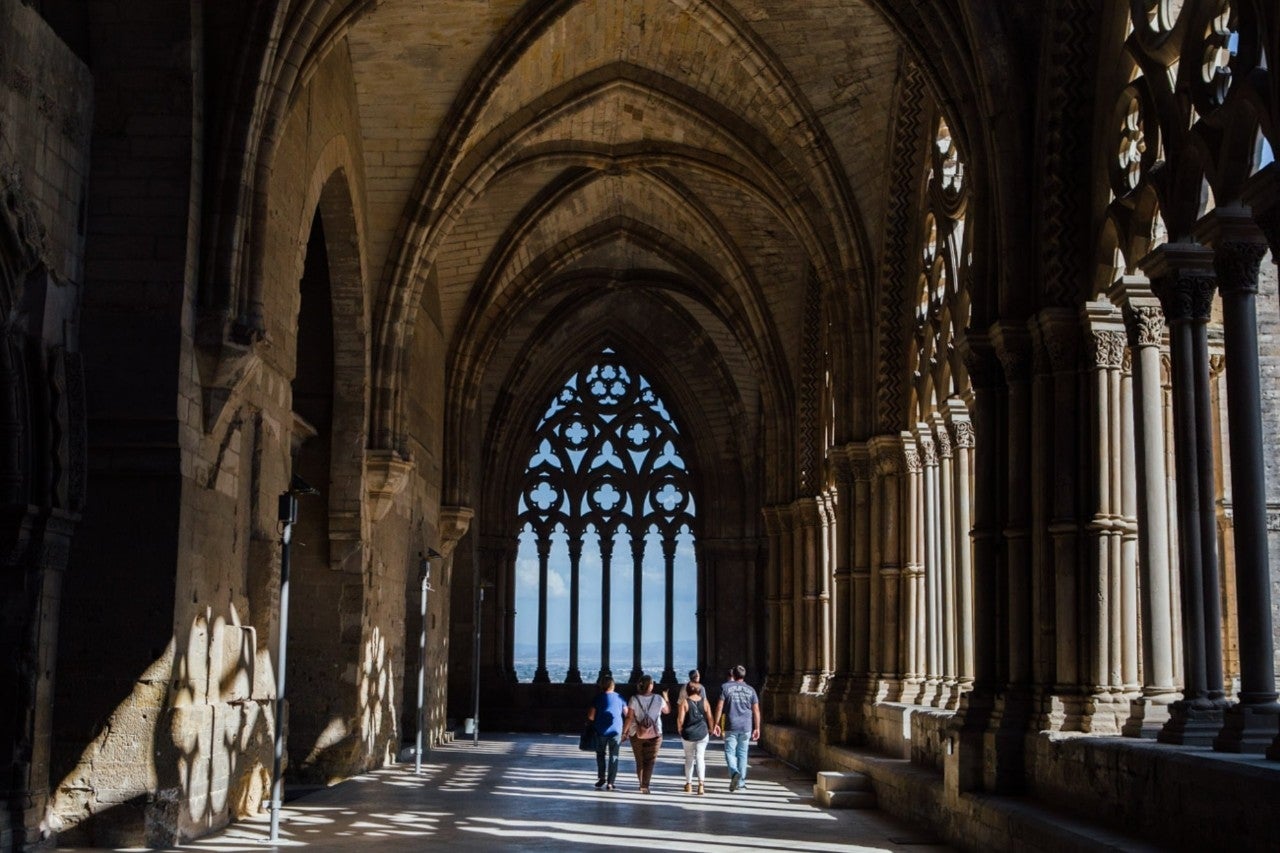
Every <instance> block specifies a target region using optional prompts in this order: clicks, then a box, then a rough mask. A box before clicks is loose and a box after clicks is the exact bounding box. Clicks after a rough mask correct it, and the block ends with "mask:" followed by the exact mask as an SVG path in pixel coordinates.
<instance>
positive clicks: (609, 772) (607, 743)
mask: <svg viewBox="0 0 1280 853" xmlns="http://www.w3.org/2000/svg"><path fill="white" fill-rule="evenodd" d="M613 688H614V684H613V679H612V678H610V677H609V676H607V675H605V676H602V677H601V678H600V692H599V693H598V694H596V698H595V700H594V701H593V702H592V703H591V708H590V709H589V710H588V711H587V719H588V720H590V721H592V722H593V723H594V724H595V729H596V777H597V778H596V790H599V789H601V788H603V787H605V786H606V785H607V786H608V787H609V790H610V791H612V790H615V788H614V780H616V779H617V778H618V750H619V749H620V748H621V746H622V725H623V721H624V720H626V718H627V714H628V713H629V712H628V710H627V703H626V702H623V701H622V697H621V696H619V695H618V694H617V693H615V692H613Z"/></svg>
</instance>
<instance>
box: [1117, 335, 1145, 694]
mask: <svg viewBox="0 0 1280 853" xmlns="http://www.w3.org/2000/svg"><path fill="white" fill-rule="evenodd" d="M1119 394H1120V399H1119V403H1118V405H1119V409H1120V412H1119V414H1120V519H1119V523H1120V527H1121V535H1120V595H1121V600H1122V608H1121V618H1122V620H1123V622H1122V637H1121V648H1122V649H1123V650H1124V655H1123V658H1122V660H1121V675H1122V677H1123V681H1122V685H1121V686H1122V688H1123V697H1124V701H1125V703H1126V704H1131V703H1132V701H1133V700H1134V699H1135V698H1136V697H1137V695H1138V687H1139V666H1140V665H1139V654H1138V650H1139V647H1140V646H1141V641H1140V640H1139V630H1138V472H1137V464H1136V458H1135V450H1136V449H1135V447H1134V428H1133V355H1132V353H1131V352H1130V350H1129V349H1128V348H1127V347H1126V348H1125V350H1124V359H1123V361H1122V363H1121V366H1120V383H1119Z"/></svg>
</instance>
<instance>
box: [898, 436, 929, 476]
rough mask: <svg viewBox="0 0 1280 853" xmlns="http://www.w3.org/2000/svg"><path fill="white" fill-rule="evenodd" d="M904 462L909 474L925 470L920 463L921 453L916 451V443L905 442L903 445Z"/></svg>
mask: <svg viewBox="0 0 1280 853" xmlns="http://www.w3.org/2000/svg"><path fill="white" fill-rule="evenodd" d="M902 464H903V465H904V466H905V467H906V470H907V473H909V474H919V473H920V472H921V471H922V470H924V468H923V466H922V465H921V464H920V454H919V453H918V452H917V451H916V448H915V446H914V443H912V444H907V443H904V444H903V445H902Z"/></svg>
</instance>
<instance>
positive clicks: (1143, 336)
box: [1124, 304, 1164, 347]
mask: <svg viewBox="0 0 1280 853" xmlns="http://www.w3.org/2000/svg"><path fill="white" fill-rule="evenodd" d="M1124 327H1125V330H1126V331H1127V332H1128V333H1129V346H1132V347H1158V346H1160V344H1161V342H1162V341H1163V340H1164V311H1162V310H1160V306H1159V305H1158V304H1152V305H1126V306H1125V308H1124Z"/></svg>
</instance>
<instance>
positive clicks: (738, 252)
mask: <svg viewBox="0 0 1280 853" xmlns="http://www.w3.org/2000/svg"><path fill="white" fill-rule="evenodd" d="M427 8H428V9H429V11H424V10H423V9H424V7H423V4H422V3H420V2H418V0H383V2H381V3H379V4H378V5H377V6H376V7H374V8H372V9H371V10H370V11H368V12H366V13H365V14H364V15H363V16H362V17H361V18H360V19H359V20H358V22H357V23H356V24H355V26H354V27H353V28H352V29H351V31H350V32H349V34H348V45H349V50H350V53H351V58H352V63H353V66H354V68H355V72H356V90H357V98H358V102H359V107H360V114H361V115H360V118H361V125H362V130H363V133H364V140H363V145H364V156H365V158H366V161H367V168H368V198H369V223H368V224H369V228H368V233H369V234H370V235H372V238H371V239H372V244H371V246H370V252H371V257H370V259H369V260H370V267H369V268H370V269H371V270H374V271H379V270H381V271H382V273H381V286H382V287H383V288H386V289H387V290H388V291H389V292H393V293H394V292H396V291H397V289H400V290H402V291H403V292H405V293H407V294H409V295H410V301H411V302H412V303H414V304H416V303H418V302H421V303H422V304H423V305H424V307H425V308H426V309H427V311H428V314H429V315H430V316H432V317H434V318H436V319H437V322H438V323H439V329H440V333H441V334H442V336H443V338H444V342H445V346H446V348H447V351H448V353H449V359H450V367H449V369H450V371H451V373H457V374H459V375H461V376H462V377H463V378H462V379H461V380H459V379H458V378H457V376H452V377H451V379H450V383H451V386H452V387H454V388H456V389H458V390H457V392H456V393H458V394H461V395H463V396H464V397H465V398H466V399H465V401H462V402H465V404H466V405H468V406H471V407H478V409H479V411H478V412H476V414H478V415H479V416H480V417H481V420H484V419H485V418H487V417H489V415H488V413H487V410H488V408H489V406H490V405H492V404H493V403H494V401H497V400H499V399H500V398H502V397H504V396H510V395H509V394H507V395H504V394H503V390H504V388H506V385H507V383H508V382H509V381H510V377H511V374H512V365H513V364H514V363H515V361H516V360H518V359H519V358H521V357H522V355H521V354H522V353H526V354H527V353H528V352H531V351H534V350H535V349H536V350H537V351H539V352H543V351H545V349H546V347H545V345H539V346H538V347H534V346H533V343H532V342H531V341H530V336H532V335H541V336H544V337H546V336H547V335H548V329H552V328H555V323H556V322H557V317H558V316H559V315H562V319H563V321H564V322H572V321H575V318H579V319H580V318H581V316H583V314H584V312H585V313H587V314H590V315H591V316H595V317H599V316H601V312H602V311H604V312H605V313H606V314H607V312H608V310H609V309H608V306H609V305H613V306H615V308H616V318H615V319H616V322H617V323H620V324H621V323H627V324H633V325H634V324H637V323H639V324H640V325H643V323H641V322H640V321H641V320H642V319H643V316H644V313H645V310H644V307H643V306H644V305H645V304H646V300H648V301H649V302H651V303H652V304H653V306H654V313H655V315H663V314H665V313H667V312H669V311H670V310H671V306H673V305H674V306H679V310H680V314H681V316H682V317H686V318H691V319H692V320H693V321H695V322H696V323H698V324H699V326H700V328H699V329H698V333H697V334H696V335H692V336H690V335H686V336H685V337H683V338H682V339H681V340H682V346H683V347H684V348H685V349H686V350H689V351H691V352H696V353H697V354H698V358H701V359H708V358H709V359H713V360H714V361H715V362H716V369H717V370H718V371H719V372H720V374H722V375H724V376H727V377H729V381H730V386H731V387H730V389H729V390H731V391H732V396H733V399H736V400H737V401H738V402H737V404H736V405H738V406H739V407H740V409H741V410H743V411H746V412H748V413H750V414H754V415H756V416H759V414H758V413H759V410H760V409H762V408H763V409H765V410H773V411H775V412H779V411H780V412H785V411H787V410H792V411H793V410H794V405H795V400H794V394H795V391H794V389H795V387H796V385H797V384H798V382H799V372H800V369H801V366H800V364H799V360H800V357H801V352H802V347H801V346H800V341H801V340H802V338H803V334H804V328H803V325H804V318H805V312H804V305H805V295H806V289H807V286H808V282H809V281H810V279H811V278H816V280H817V281H818V282H820V283H821V285H822V287H823V289H824V292H827V293H838V294H841V297H840V298H841V299H843V300H844V301H845V302H846V303H847V305H848V308H847V310H848V312H849V315H848V316H850V317H853V318H855V321H856V322H857V323H863V324H865V325H866V328H871V327H872V326H873V325H874V319H873V317H872V316H871V309H870V302H869V301H868V295H867V294H868V290H869V288H870V284H871V280H870V276H871V269H872V267H873V266H874V264H875V259H876V257H877V253H878V252H879V251H880V245H881V240H882V238H883V234H882V230H883V223H884V221H885V220H886V205H887V203H888V192H887V188H888V182H889V177H890V176H889V174H888V169H887V168H886V162H887V157H888V152H889V147H890V141H889V134H890V131H891V125H892V121H891V120H892V109H891V108H892V100H893V97H894V91H895V83H896V80H897V76H898V73H899V70H900V64H901V61H902V56H903V51H902V49H901V46H900V42H899V39H898V37H897V35H895V30H894V29H893V28H891V26H890V24H889V22H887V21H885V20H884V19H883V18H882V17H881V16H880V14H879V13H878V12H877V11H875V10H874V9H872V8H870V7H869V6H868V5H867V4H865V3H864V2H859V0H847V2H824V3H821V4H815V3H810V2H697V0H683V2H673V0H582V1H581V2H543V3H521V2H515V0H505V2H504V0H492V1H491V2H484V3H477V2H473V0H455V2H432V3H431V4H429V6H428V7H427ZM622 294H625V298H622ZM592 300H600V304H599V305H595V306H594V307H589V306H590V303H591V302H592ZM657 300H660V301H662V303H663V304H662V305H661V306H659V305H658V302H657ZM584 306H588V307H584ZM659 307H660V310H659ZM564 340H565V341H566V345H570V342H573V341H574V338H573V336H571V335H570V336H566V337H565V338H564ZM566 355H567V354H566ZM544 357H548V358H551V357H553V356H552V355H545V356H544ZM671 357H672V360H673V361H672V363H673V364H675V363H679V362H681V361H682V360H685V359H687V358H688V357H689V356H687V355H686V356H679V357H677V356H675V355H674V354H673V355H672V356H671ZM692 367H695V368H696V364H695V365H692ZM529 390H530V392H531V393H532V389H529ZM539 391H541V389H539ZM456 402H459V401H455V403H456ZM775 416H777V415H775ZM734 443H735V444H736V442H734ZM740 450H741V448H738V447H735V448H734V451H735V452H738V451H740Z"/></svg>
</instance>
